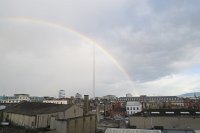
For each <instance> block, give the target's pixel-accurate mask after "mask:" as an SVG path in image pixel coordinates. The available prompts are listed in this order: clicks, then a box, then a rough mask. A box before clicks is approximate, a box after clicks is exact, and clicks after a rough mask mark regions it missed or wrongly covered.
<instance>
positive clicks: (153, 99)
mask: <svg viewBox="0 0 200 133" xmlns="http://www.w3.org/2000/svg"><path fill="white" fill-rule="evenodd" d="M118 100H119V101H140V100H141V101H143V100H144V101H145V100H147V101H160V100H164V101H177V100H181V99H179V98H176V97H174V98H169V97H160V98H144V99H141V98H119V99H118Z"/></svg>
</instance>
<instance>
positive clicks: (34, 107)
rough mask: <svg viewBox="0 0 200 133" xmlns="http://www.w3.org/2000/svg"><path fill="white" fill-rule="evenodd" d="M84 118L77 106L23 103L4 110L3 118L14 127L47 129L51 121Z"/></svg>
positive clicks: (81, 110)
mask: <svg viewBox="0 0 200 133" xmlns="http://www.w3.org/2000/svg"><path fill="white" fill-rule="evenodd" d="M79 116H83V109H82V108H80V107H78V106H76V105H61V104H50V103H33V102H23V103H20V104H17V105H15V106H13V107H9V108H8V109H5V110H4V113H3V117H4V119H5V120H8V121H10V122H11V123H12V124H14V125H18V126H24V127H27V128H46V127H49V126H50V123H51V119H52V118H56V119H69V118H74V117H79Z"/></svg>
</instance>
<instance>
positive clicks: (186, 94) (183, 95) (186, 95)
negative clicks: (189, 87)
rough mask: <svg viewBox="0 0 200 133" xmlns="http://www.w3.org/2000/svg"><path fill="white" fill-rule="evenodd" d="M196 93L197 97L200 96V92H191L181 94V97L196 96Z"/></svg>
mask: <svg viewBox="0 0 200 133" xmlns="http://www.w3.org/2000/svg"><path fill="white" fill-rule="evenodd" d="M194 93H195V94H196V96H197V97H199V96H200V92H191V93H185V94H182V95H179V97H194Z"/></svg>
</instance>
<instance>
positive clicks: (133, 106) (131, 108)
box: [126, 102, 142, 115]
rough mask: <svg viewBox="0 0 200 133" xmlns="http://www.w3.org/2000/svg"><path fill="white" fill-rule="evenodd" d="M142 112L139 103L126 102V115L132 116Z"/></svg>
mask: <svg viewBox="0 0 200 133" xmlns="http://www.w3.org/2000/svg"><path fill="white" fill-rule="evenodd" d="M141 111H142V104H141V103H140V102H127V104H126V112H127V115H132V114H135V113H138V112H141Z"/></svg>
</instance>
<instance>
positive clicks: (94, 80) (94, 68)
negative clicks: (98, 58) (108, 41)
mask: <svg viewBox="0 0 200 133" xmlns="http://www.w3.org/2000/svg"><path fill="white" fill-rule="evenodd" d="M95 67H96V66H95V45H93V97H94V99H95V76H96V75H95Z"/></svg>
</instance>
